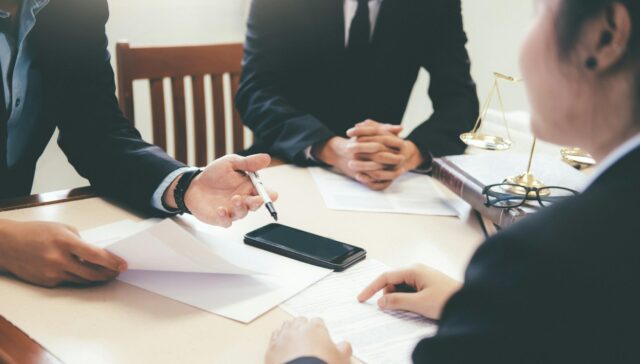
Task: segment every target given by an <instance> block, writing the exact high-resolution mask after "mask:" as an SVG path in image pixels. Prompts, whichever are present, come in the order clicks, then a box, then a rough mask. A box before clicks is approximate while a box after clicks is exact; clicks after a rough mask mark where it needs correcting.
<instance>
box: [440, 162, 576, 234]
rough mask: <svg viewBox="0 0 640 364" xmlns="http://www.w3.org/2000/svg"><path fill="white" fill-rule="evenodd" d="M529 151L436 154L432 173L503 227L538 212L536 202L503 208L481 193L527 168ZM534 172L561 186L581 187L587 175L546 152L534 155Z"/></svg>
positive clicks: (551, 183) (551, 184)
mask: <svg viewBox="0 0 640 364" xmlns="http://www.w3.org/2000/svg"><path fill="white" fill-rule="evenodd" d="M527 158H528V156H527V155H524V154H511V153H503V154H498V153H489V154H479V155H462V156H450V157H442V158H436V159H434V161H433V171H432V174H433V177H434V178H435V179H437V180H438V181H440V182H441V183H442V184H444V185H445V186H446V187H447V188H449V189H450V190H451V191H452V192H453V193H455V194H456V195H458V196H460V197H461V198H462V199H463V200H464V201H465V202H466V203H468V204H469V205H471V207H472V208H473V209H475V210H476V211H478V212H479V213H480V214H482V215H483V216H484V217H486V218H488V219H490V220H491V221H492V222H493V223H494V224H496V225H497V226H499V227H500V228H502V229H504V228H507V227H509V226H511V225H513V224H515V223H516V222H518V221H520V220H521V219H523V218H525V217H526V216H527V215H529V214H532V213H536V212H538V211H539V210H540V209H541V207H540V206H539V205H538V204H537V202H528V203H527V204H526V205H524V206H522V207H517V208H512V209H501V208H496V207H488V206H486V205H485V202H486V198H485V196H484V195H483V194H482V190H483V189H484V187H485V186H487V185H490V184H496V183H501V182H502V181H503V180H504V179H505V178H507V177H511V176H516V175H518V174H520V173H522V172H524V168H525V167H526V165H527ZM534 163H535V164H534V168H533V173H534V175H537V176H541V177H542V180H543V182H546V185H547V186H561V187H567V188H571V189H574V190H576V191H580V190H582V189H583V188H584V185H585V183H586V180H587V178H586V176H585V175H584V174H582V173H581V172H578V171H576V170H575V169H573V168H571V167H569V166H568V165H566V164H564V163H563V162H562V161H561V160H560V157H559V156H558V157H557V158H554V157H553V156H549V155H544V156H539V157H536V158H535V159H534Z"/></svg>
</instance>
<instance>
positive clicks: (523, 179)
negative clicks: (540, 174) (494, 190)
mask: <svg viewBox="0 0 640 364" xmlns="http://www.w3.org/2000/svg"><path fill="white" fill-rule="evenodd" d="M503 183H509V184H513V185H519V186H524V187H529V188H536V189H541V188H543V187H546V186H545V185H544V183H543V182H542V181H541V180H539V179H537V178H536V177H535V176H534V175H533V174H531V173H529V172H525V173H523V174H521V175H519V176H514V177H509V178H507V179H505V180H504V181H503ZM503 190H505V191H507V192H510V193H513V194H516V195H525V194H527V191H525V189H523V188H521V187H517V186H505V187H504V188H503ZM538 193H539V194H540V195H542V196H547V195H549V194H550V192H549V191H548V190H542V191H538ZM527 197H528V198H536V192H534V191H532V192H529V196H527Z"/></svg>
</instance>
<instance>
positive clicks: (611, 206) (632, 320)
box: [290, 148, 640, 364]
mask: <svg viewBox="0 0 640 364" xmlns="http://www.w3.org/2000/svg"><path fill="white" fill-rule="evenodd" d="M638 186H640V148H637V149H636V150H635V151H633V152H632V153H630V154H628V155H627V156H626V157H624V158H623V159H621V160H620V161H619V162H618V163H616V164H615V165H614V166H612V167H611V168H609V169H608V170H607V171H606V172H605V173H604V174H603V175H601V176H600V177H599V178H598V179H597V180H596V181H595V182H594V183H593V184H592V185H591V186H590V187H589V188H588V189H587V190H586V191H585V192H584V193H583V194H582V195H580V196H578V197H575V198H572V199H571V200H568V201H565V202H563V203H560V204H558V205H556V206H553V207H549V208H547V209H546V210H544V211H543V212H540V213H538V214H537V215H535V216H531V217H529V218H527V219H526V220H524V221H522V222H519V223H518V224H516V225H513V226H512V227H511V228H509V229H507V230H505V231H503V232H501V233H499V234H498V235H496V236H495V237H493V238H492V239H489V240H488V241H487V242H485V243H484V244H483V245H482V246H481V247H480V248H479V249H478V251H477V252H476V254H475V255H474V257H473V258H472V260H471V263H470V264H469V267H468V268H467V272H466V278H465V283H464V286H463V288H462V289H461V290H460V291H459V292H458V293H456V294H455V295H454V296H453V297H452V298H451V299H450V300H449V302H448V303H447V305H446V307H445V309H444V312H443V316H442V318H441V320H440V322H439V330H438V333H437V335H436V336H434V337H433V338H428V339H424V340H422V341H421V342H420V343H419V344H418V346H417V347H416V349H415V351H414V352H413V362H414V363H429V364H439V363H492V364H494V363H505V364H506V363H509V364H511V363H545V364H546V363H563V364H566V363H581V364H582V363H640V347H639V346H638V327H640V288H638V287H640V286H639V285H638V281H637V280H638V277H640V239H639V238H638V234H637V230H638V229H637V226H636V224H638V212H637V209H638V206H640V195H639V194H638ZM322 362H323V361H321V360H318V359H316V358H308V357H306V358H299V359H297V360H294V361H291V362H290V363H295V364H316V363H322Z"/></svg>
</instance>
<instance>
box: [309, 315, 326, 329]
mask: <svg viewBox="0 0 640 364" xmlns="http://www.w3.org/2000/svg"><path fill="white" fill-rule="evenodd" d="M309 323H310V324H311V325H314V326H318V327H324V328H326V327H327V325H325V323H324V320H323V319H321V318H320V317H314V318H312V319H311V320H310V321H309Z"/></svg>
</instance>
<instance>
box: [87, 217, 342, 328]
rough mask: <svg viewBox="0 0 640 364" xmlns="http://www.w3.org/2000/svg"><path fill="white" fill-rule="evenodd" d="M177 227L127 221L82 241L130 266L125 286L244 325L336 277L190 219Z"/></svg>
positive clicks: (95, 231) (90, 232)
mask: <svg viewBox="0 0 640 364" xmlns="http://www.w3.org/2000/svg"><path fill="white" fill-rule="evenodd" d="M179 222H180V224H178V223H176V222H174V221H172V220H170V219H167V220H164V221H161V222H158V220H151V221H144V222H141V223H137V224H136V223H133V222H131V221H123V222H120V223H116V224H112V225H107V226H103V227H100V228H97V229H93V230H88V231H85V232H83V234H82V236H83V238H84V239H85V240H86V241H87V242H89V243H93V244H94V245H97V246H101V247H103V248H105V249H107V250H108V251H110V252H112V253H114V254H116V255H118V256H120V257H121V258H123V259H124V260H126V261H127V263H128V264H129V271H127V272H125V273H123V274H121V275H120V276H119V277H118V279H119V280H121V281H123V282H125V283H128V284H131V285H133V286H136V287H139V288H142V289H145V290H147V291H150V292H154V293H156V294H159V295H162V296H165V297H168V298H171V299H173V300H176V301H179V302H182V303H185V304H188V305H191V306H194V307H197V308H200V309H202V310H205V311H208V312H211V313H215V314H218V315H221V316H225V317H228V318H230V319H233V320H236V321H240V322H244V323H248V322H251V321H253V320H254V319H255V318H257V317H258V316H260V315H262V314H264V313H265V312H267V311H269V310H270V309H272V308H273V307H275V306H277V305H278V304H280V303H281V302H283V301H284V300H286V299H288V298H290V297H291V296H293V295H295V294H296V293H298V292H300V291H301V290H303V289H304V288H306V287H308V286H309V285H311V284H313V283H315V282H317V281H318V280H320V279H322V278H323V277H325V276H326V275H328V274H329V273H330V272H331V271H330V270H328V269H323V268H319V267H315V266H311V265H308V264H305V263H301V262H298V261H295V260H292V259H288V258H285V257H282V256H279V255H276V254H273V253H269V252H266V251H262V250H259V249H256V248H253V247H250V246H247V245H245V244H244V243H243V241H242V237H237V236H233V235H230V234H228V233H226V232H222V231H221V229H218V228H214V227H210V226H208V225H205V224H201V223H199V222H197V221H196V220H195V219H193V218H190V217H189V218H185V219H180V220H179ZM181 225H182V226H181ZM183 226H184V227H183Z"/></svg>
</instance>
